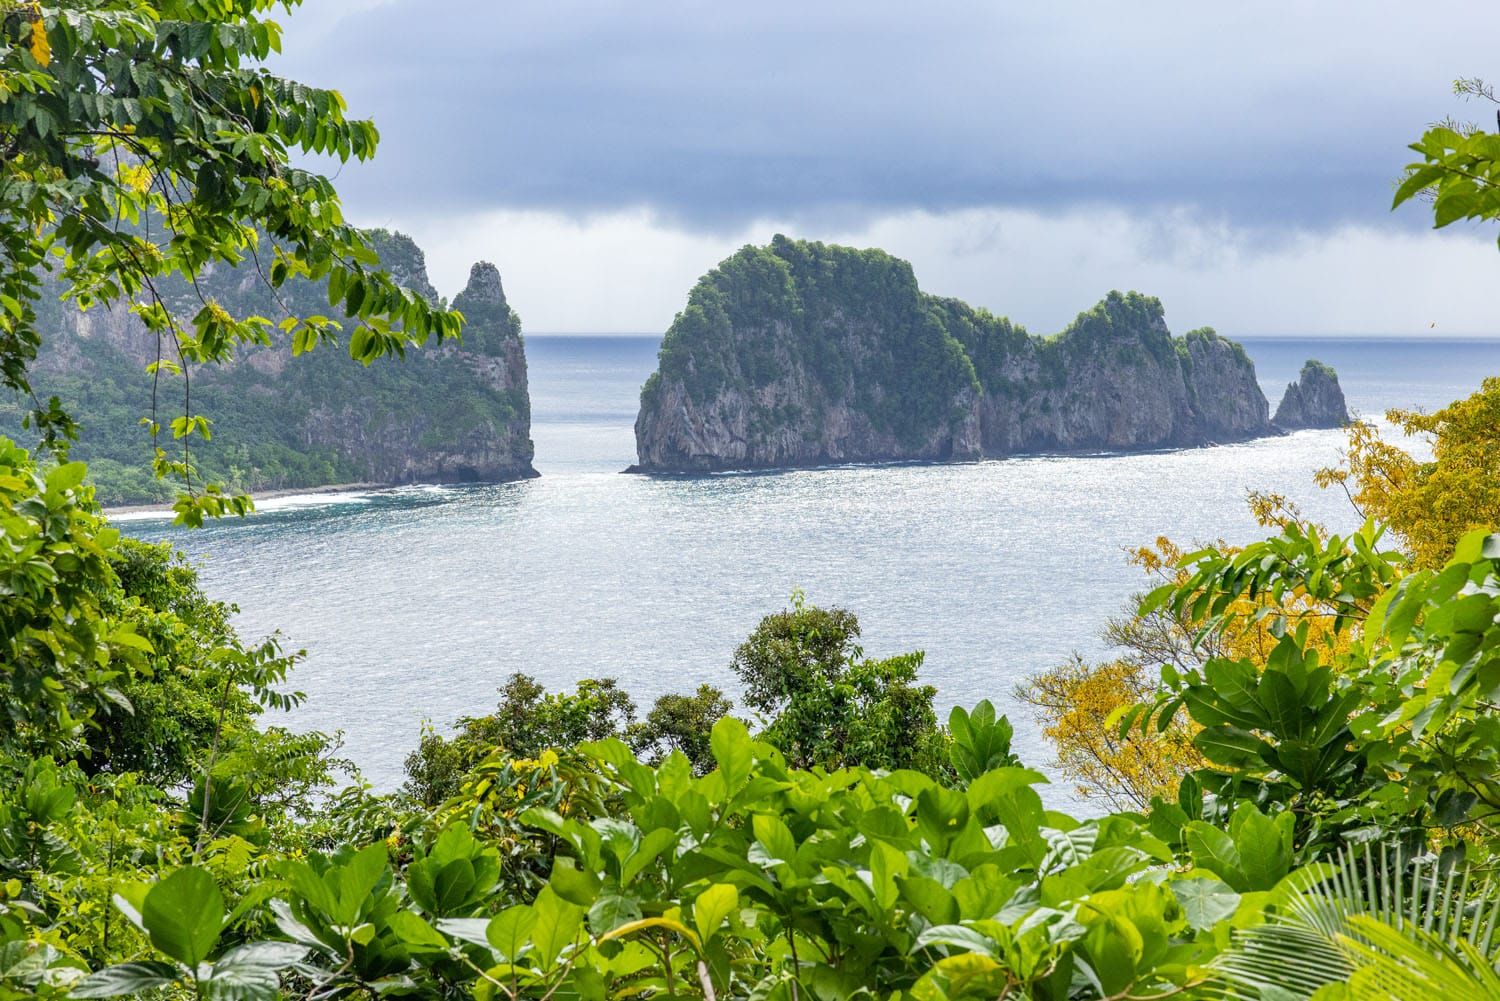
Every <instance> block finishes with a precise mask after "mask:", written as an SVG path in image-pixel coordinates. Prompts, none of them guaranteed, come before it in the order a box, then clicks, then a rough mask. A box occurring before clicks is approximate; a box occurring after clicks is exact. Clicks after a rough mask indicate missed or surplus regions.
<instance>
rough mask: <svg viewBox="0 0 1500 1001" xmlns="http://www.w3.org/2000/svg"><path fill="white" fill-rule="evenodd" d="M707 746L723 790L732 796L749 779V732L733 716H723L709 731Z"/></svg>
mask: <svg viewBox="0 0 1500 1001" xmlns="http://www.w3.org/2000/svg"><path fill="white" fill-rule="evenodd" d="M709 746H710V748H711V749H712V750H713V754H714V760H715V761H717V762H718V763H719V773H720V774H721V775H722V776H723V778H724V788H725V789H726V790H727V791H728V793H729V795H731V796H733V795H734V794H735V793H736V792H738V791H739V790H740V787H741V786H743V785H744V784H745V780H746V779H748V778H749V777H750V765H751V763H752V762H753V761H754V750H753V748H752V747H751V741H750V731H749V730H747V729H745V724H744V723H742V722H740V721H739V720H737V719H735V718H734V717H733V716H724V717H722V718H721V719H720V720H719V721H718V722H717V723H715V724H714V728H713V730H712V731H710V734H709Z"/></svg>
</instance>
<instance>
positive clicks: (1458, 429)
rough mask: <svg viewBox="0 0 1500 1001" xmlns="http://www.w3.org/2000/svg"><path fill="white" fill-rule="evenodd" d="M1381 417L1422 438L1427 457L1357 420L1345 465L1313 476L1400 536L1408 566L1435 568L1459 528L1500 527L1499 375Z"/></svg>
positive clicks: (1445, 556) (1461, 532) (1461, 530)
mask: <svg viewBox="0 0 1500 1001" xmlns="http://www.w3.org/2000/svg"><path fill="white" fill-rule="evenodd" d="M1386 417H1387V419H1388V420H1390V421H1391V422H1392V423H1393V424H1395V425H1396V426H1397V427H1398V428H1400V429H1401V431H1402V432H1403V433H1404V434H1406V435H1407V436H1408V437H1417V436H1422V437H1425V438H1426V439H1427V441H1428V442H1429V444H1430V445H1431V447H1432V459H1431V461H1426V462H1424V461H1420V460H1418V459H1417V458H1415V457H1414V456H1413V455H1412V454H1411V453H1410V452H1408V451H1406V450H1405V449H1403V448H1401V447H1400V446H1398V445H1395V444H1392V443H1391V442H1388V441H1386V440H1384V439H1383V438H1381V437H1380V434H1379V432H1378V431H1377V430H1376V429H1375V428H1374V427H1372V426H1370V425H1368V424H1359V423H1356V424H1352V425H1350V426H1349V431H1348V434H1349V447H1348V451H1347V452H1346V453H1345V457H1344V465H1342V466H1339V467H1335V468H1331V469H1323V470H1320V471H1319V472H1318V474H1317V480H1318V483H1319V484H1321V485H1323V486H1325V487H1326V486H1332V485H1338V486H1341V487H1343V489H1344V491H1345V492H1346V493H1347V494H1348V495H1349V498H1350V500H1352V501H1353V502H1354V504H1355V506H1356V507H1358V508H1359V510H1360V511H1361V513H1363V514H1364V515H1365V516H1366V517H1369V518H1374V519H1375V520H1376V521H1377V522H1380V523H1382V524H1384V525H1387V526H1388V527H1389V528H1390V529H1391V530H1392V531H1393V532H1395V533H1396V534H1397V535H1398V536H1399V537H1400V540H1401V541H1402V542H1403V543H1404V545H1405V547H1406V549H1407V551H1408V552H1409V554H1410V556H1411V559H1412V563H1413V564H1414V565H1416V566H1418V567H1429V568H1436V567H1440V566H1442V565H1443V563H1444V562H1445V561H1446V560H1447V559H1448V557H1449V556H1450V555H1451V554H1452V553H1453V547H1454V546H1456V545H1457V544H1458V540H1459V539H1460V538H1461V537H1462V536H1463V535H1464V533H1465V532H1469V531H1472V530H1473V529H1476V528H1485V529H1494V528H1496V527H1500V378H1490V379H1486V380H1484V384H1483V386H1482V387H1481V388H1480V390H1479V392H1477V393H1475V394H1474V395H1473V396H1470V397H1468V398H1466V399H1463V400H1458V401H1456V402H1454V403H1451V404H1449V405H1448V406H1446V407H1444V408H1443V409H1441V410H1438V411H1436V412H1435V413H1430V414H1424V413H1418V412H1416V411H1411V410H1392V411H1390V412H1389V413H1387V414H1386Z"/></svg>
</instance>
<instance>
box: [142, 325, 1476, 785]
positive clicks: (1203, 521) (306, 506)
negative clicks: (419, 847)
mask: <svg viewBox="0 0 1500 1001" xmlns="http://www.w3.org/2000/svg"><path fill="white" fill-rule="evenodd" d="M1241 340H1242V343H1244V345H1245V347H1246V349H1247V350H1248V351H1249V353H1250V355H1251V357H1252V358H1253V359H1254V360H1255V362H1256V365H1257V372H1258V374H1259V376H1260V378H1261V381H1262V384H1263V385H1264V387H1265V389H1266V395H1267V397H1268V398H1269V399H1270V400H1271V401H1272V406H1273V407H1274V405H1275V402H1276V401H1277V400H1278V399H1279V398H1280V396H1281V392H1282V390H1283V389H1284V387H1285V385H1286V383H1287V382H1288V381H1289V380H1291V379H1293V378H1294V377H1295V375H1296V372H1297V370H1298V369H1299V368H1300V367H1301V365H1302V362H1303V361H1304V360H1305V359H1306V358H1309V357H1316V358H1319V359H1320V360H1322V361H1324V362H1327V363H1329V364H1331V365H1333V366H1334V367H1335V368H1336V369H1337V370H1338V372H1339V377H1340V380H1341V383H1342V384H1343V387H1344V390H1345V393H1346V396H1347V397H1348V399H1349V402H1350V405H1351V408H1352V409H1354V410H1355V411H1357V412H1358V413H1360V414H1362V415H1365V416H1369V417H1378V415H1379V414H1381V413H1382V412H1383V411H1384V410H1385V409H1386V408H1388V407H1392V406H1402V407H1421V408H1425V409H1433V408H1436V407H1439V406H1442V405H1443V404H1445V403H1447V402H1449V401H1450V400H1453V399H1455V398H1457V397H1459V396H1462V395H1465V394H1467V393H1469V392H1472V391H1473V390H1474V389H1476V388H1477V387H1478V385H1479V382H1480V380H1481V378H1482V377H1483V376H1484V375H1485V374H1489V373H1500V341H1493V340H1473V339H1469V340H1457V339H1450V340H1444V339H1436V338H1433V339H1426V338H1423V339H1394V338H1358V339H1355V338H1323V339H1317V338H1303V339H1286V338H1252V337H1246V338H1242V339H1241ZM658 342H659V339H658V338H656V337H584V336H574V337H569V336H550V337H543V336H532V337H529V338H528V340H527V353H528V359H529V364H530V369H531V389H532V401H533V437H534V439H535V441H536V450H537V459H536V465H537V468H538V469H539V470H540V471H541V472H542V474H543V475H542V477H541V478H540V479H537V480H531V481H527V482H523V483H513V484H503V485H493V486H472V487H410V488H402V489H398V490H390V491H377V492H373V493H355V494H334V495H316V496H307V497H293V498H278V499H276V500H271V501H266V502H264V503H263V504H262V506H261V507H262V510H261V512H260V513H258V514H256V515H255V516H253V517H251V518H248V519H244V520H238V521H224V522H221V523H218V524H214V525H210V526H208V527H206V528H203V529H200V530H196V531H191V532H188V531H182V530H177V529H173V528H171V527H169V526H167V525H165V524H164V523H163V522H161V521H158V520H152V519H151V518H149V517H147V518H138V519H135V520H132V521H129V522H128V523H127V527H128V530H129V531H131V532H132V534H135V535H137V536H140V537H144V538H151V539H170V540H171V541H173V542H174V543H176V544H177V545H179V546H181V547H182V548H183V549H185V550H186V551H187V552H188V553H189V554H190V555H191V556H192V557H193V558H194V559H195V560H196V561H199V562H200V563H201V566H202V578H203V583H204V585H205V587H206V588H207V590H208V592H209V593H210V594H211V595H213V596H214V597H216V598H221V599H223V600H226V601H231V602H234V603H236V604H237V605H238V606H239V609H240V611H239V615H238V618H237V623H238V626H239V628H240V630H241V632H242V633H243V634H244V635H245V636H246V637H247V638H257V637H259V636H262V635H265V634H268V633H270V632H272V631H275V630H279V631H280V632H281V633H282V635H283V637H284V639H285V641H286V643H287V644H288V646H290V647H291V648H293V649H305V650H306V652H307V655H306V659H305V662H304V663H303V664H302V665H301V666H300V667H299V668H298V670H297V671H296V673H295V675H294V682H295V687H297V688H299V689H301V690H302V691H304V692H306V693H307V695H308V700H307V702H306V704H305V705H304V706H302V707H301V708H299V709H297V710H295V711H294V712H293V713H292V714H291V715H290V716H289V717H288V718H287V719H286V720H284V722H286V723H287V724H288V725H290V726H291V727H292V728H293V729H300V730H306V729H318V730H324V731H327V732H334V731H342V733H343V735H344V739H345V753H346V754H347V755H348V756H350V757H352V758H353V759H354V761H355V762H356V763H357V764H358V765H359V766H360V768H361V769H362V771H363V772H364V775H365V777H366V778H367V779H369V780H370V781H371V782H372V783H373V784H374V785H375V786H376V787H377V788H381V789H390V788H394V787H395V786H397V785H399V784H400V781H401V778H402V772H401V765H402V761H403V759H404V758H405V756H406V754H407V753H409V752H410V751H411V749H412V748H413V747H415V745H416V743H417V740H418V738H419V734H420V730H421V727H422V726H423V725H424V724H426V725H431V726H434V727H436V728H438V729H440V730H447V729H448V728H449V727H450V726H451V724H452V723H453V721H454V720H455V719H457V718H459V717H461V716H465V715H475V714H482V713H484V712H486V711H488V710H489V709H490V708H491V707H492V706H493V705H494V700H495V690H496V688H497V687H498V686H499V685H500V684H501V683H502V682H503V681H504V679H505V678H506V677H507V676H508V675H510V674H511V673H512V672H516V671H523V672H525V673H527V674H531V675H534V676H535V677H536V678H538V679H539V680H540V681H542V682H543V683H544V684H545V685H547V687H548V688H560V687H564V686H568V685H571V684H572V683H573V682H575V681H577V680H578V679H580V678H584V677H614V678H617V679H618V680H619V681H620V682H621V684H622V685H623V686H624V687H625V688H626V689H627V690H628V691H629V692H630V693H631V694H632V695H633V696H634V697H635V699H636V702H637V704H638V705H639V706H640V707H641V709H642V711H644V710H645V709H646V708H647V707H649V704H650V702H651V701H652V700H653V699H654V698H655V697H656V696H658V695H660V694H662V693H664V692H668V691H689V690H691V689H692V688H694V687H696V686H697V685H698V684H699V683H701V682H707V683H710V684H715V685H718V686H720V687H723V688H725V689H726V690H728V691H730V692H731V694H733V693H734V689H735V685H734V679H733V676H732V674H731V672H730V670H729V663H730V660H731V658H732V656H733V652H734V648H735V646H736V645H737V644H738V643H739V642H740V641H741V640H742V639H743V638H744V637H745V636H746V635H747V634H748V633H749V632H750V631H751V630H752V629H753V628H754V626H755V624H756V622H758V621H759V619H760V617H761V616H763V615H765V614H767V613H768V612H772V611H775V610H777V609H779V608H782V607H784V606H785V605H786V604H787V602H788V598H789V595H790V594H791V593H792V591H793V590H794V589H801V590H802V591H804V592H805V593H806V595H807V599H808V600H809V601H811V602H814V603H817V604H825V605H839V606H843V607H845V608H848V609H851V610H852V611H854V612H856V613H857V614H858V616H859V618H860V622H861V624H862V626H863V627H864V635H863V641H864V647H865V649H866V651H867V652H868V653H869V654H871V655H888V654H894V653H899V652H904V651H907V650H923V651H925V652H926V662H925V664H924V669H923V677H924V678H925V680H926V681H928V682H929V683H931V684H933V685H935V686H936V687H937V689H938V692H939V696H938V701H939V703H940V705H941V706H942V707H944V711H946V707H948V706H951V705H953V704H955V703H960V704H965V705H967V704H972V703H973V702H975V701H977V700H978V699H980V698H985V697H988V698H992V699H994V700H995V701H996V702H997V704H999V705H1001V706H1002V707H1004V708H1005V709H1007V710H1008V711H1009V712H1010V713H1011V716H1012V719H1013V720H1014V722H1015V723H1016V728H1017V745H1018V749H1019V751H1020V753H1021V755H1022V757H1023V758H1024V759H1026V760H1027V761H1028V763H1031V764H1034V765H1036V766H1040V767H1042V768H1043V770H1046V768H1047V766H1048V764H1049V763H1050V760H1051V751H1050V749H1049V747H1048V745H1047V743H1046V741H1045V740H1044V739H1043V738H1042V737H1041V735H1040V734H1039V733H1038V732H1037V730H1036V727H1035V726H1034V725H1033V724H1032V721H1031V720H1030V719H1029V717H1027V715H1026V714H1025V712H1024V710H1018V708H1017V707H1016V706H1015V705H1014V703H1013V700H1012V692H1013V690H1014V688H1015V686H1016V684H1017V683H1018V682H1019V681H1020V680H1022V679H1023V678H1025V677H1026V676H1027V675H1029V674H1032V673H1034V672H1036V671H1039V670H1043V669H1045V668H1047V667H1049V666H1052V665H1055V664H1057V663H1059V662H1061V661H1062V660H1064V659H1066V658H1067V657H1068V656H1070V655H1071V654H1072V653H1074V652H1078V653H1080V654H1082V655H1084V656H1089V657H1097V656H1102V655H1105V654H1107V652H1108V651H1107V650H1106V649H1105V647H1104V644H1103V642H1102V640H1101V638H1100V631H1101V629H1102V628H1103V626H1104V625H1105V622H1106V621H1107V619H1108V618H1109V617H1111V616H1113V615H1117V614H1119V613H1120V611H1121V610H1122V608H1123V607H1124V605H1125V603H1126V601H1127V599H1128V598H1129V596H1130V594H1131V593H1132V592H1134V591H1137V590H1140V589H1142V588H1143V587H1144V586H1145V584H1146V583H1147V582H1146V580H1145V578H1143V577H1142V576H1141V574H1140V572H1139V571H1138V570H1137V569H1135V568H1133V567H1132V566H1130V565H1129V564H1128V563H1127V561H1126V559H1125V550H1127V549H1129V548H1132V547H1135V546H1138V545H1142V544H1147V543H1150V542H1151V541H1152V540H1153V539H1155V538H1156V537H1157V536H1159V535H1167V536H1170V537H1172V538H1173V539H1176V540H1178V541H1181V542H1192V541H1206V540H1213V539H1218V538H1223V539H1226V540H1228V541H1231V542H1243V541H1247V540H1249V539H1252V538H1255V537H1257V535H1258V534H1260V530H1259V529H1258V528H1257V526H1256V525H1255V523H1254V521H1253V519H1252V518H1251V517H1250V514H1249V512H1248V510H1247V508H1246V504H1245V498H1246V494H1247V493H1248V492H1249V491H1250V490H1271V491H1276V492H1280V493H1283V494H1286V495H1287V496H1288V497H1290V498H1292V499H1293V500H1294V501H1296V502H1297V503H1299V504H1300V505H1301V506H1302V507H1303V508H1304V510H1305V511H1306V512H1307V513H1308V514H1310V515H1312V516H1314V517H1315V518H1317V519H1319V520H1321V521H1323V522H1324V523H1325V524H1327V525H1329V526H1330V527H1332V528H1335V529H1337V530H1340V531H1347V530H1349V529H1352V528H1354V527H1356V526H1357V525H1358V523H1359V521H1360V518H1359V516H1358V514H1357V513H1356V512H1355V511H1354V510H1353V508H1352V507H1351V506H1350V504H1349V503H1348V501H1347V500H1346V499H1345V498H1344V496H1343V495H1342V493H1339V492H1337V491H1324V490H1320V489H1318V488H1317V487H1316V486H1315V485H1314V483H1313V481H1312V476H1313V472H1314V471H1315V470H1317V469H1318V468H1320V467H1323V466H1327V465H1330V464H1333V463H1335V462H1337V460H1338V457H1339V449H1340V446H1341V444H1342V442H1343V436H1342V434H1341V433H1340V432H1337V431H1304V432H1298V433H1296V434H1292V435H1287V436H1284V437H1278V438H1269V439H1262V440H1260V441H1254V442H1248V443H1243V444H1236V445H1226V446H1216V447H1210V448H1199V449H1188V450H1183V451H1176V452H1160V453H1146V454H1133V455H1102V456H1032V457H1022V458H1010V459H1004V460H993V461H984V462H974V463H963V464H948V465H894V466H871V467H838V468H828V469H817V470H798V471H789V472H777V473H753V474H731V475H719V476H711V477H698V478H654V477H643V476H634V475H624V474H622V473H621V472H620V470H622V469H623V468H624V467H625V466H626V465H628V464H629V463H630V462H632V461H633V458H634V438H633V433H632V427H631V425H632V421H633V420H634V418H635V411H636V401H637V394H638V392H639V388H640V385H641V383H642V381H644V379H645V377H646V376H647V375H648V374H649V373H650V371H651V370H652V369H653V368H654V367H655V354H656V347H657V344H658ZM1047 798H1048V800H1049V802H1050V803H1051V804H1052V805H1055V806H1059V807H1068V806H1076V804H1075V802H1074V798H1073V796H1072V795H1071V793H1070V791H1069V790H1068V789H1067V787H1066V784H1065V783H1064V784H1059V785H1055V786H1053V787H1052V788H1051V789H1050V790H1049V791H1048V793H1047Z"/></svg>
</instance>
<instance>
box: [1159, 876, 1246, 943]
mask: <svg viewBox="0 0 1500 1001" xmlns="http://www.w3.org/2000/svg"><path fill="white" fill-rule="evenodd" d="M1167 885H1168V887H1169V888H1170V889H1171V891H1172V895H1173V896H1175V897H1176V898H1177V903H1178V905H1180V906H1181V907H1182V915H1183V917H1185V918H1186V919H1187V923H1188V925H1189V926H1191V927H1192V928H1194V929H1196V930H1198V931H1207V930H1208V929H1210V928H1212V927H1213V926H1214V925H1216V924H1218V923H1219V922H1220V921H1225V920H1227V919H1228V918H1229V917H1231V916H1232V915H1233V914H1234V912H1235V911H1236V910H1237V909H1238V908H1239V906H1240V895H1239V894H1238V893H1235V892H1234V891H1233V890H1232V889H1230V888H1229V885H1228V884H1226V883H1224V882H1221V881H1220V880H1217V879H1208V878H1206V877H1202V876H1195V877H1192V878H1189V879H1178V880H1173V881H1172V882H1171V883H1169V884H1167Z"/></svg>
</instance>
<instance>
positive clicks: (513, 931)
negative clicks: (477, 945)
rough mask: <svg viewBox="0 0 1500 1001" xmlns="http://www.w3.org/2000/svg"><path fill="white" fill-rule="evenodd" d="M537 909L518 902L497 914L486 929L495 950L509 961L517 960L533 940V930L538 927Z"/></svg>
mask: <svg viewBox="0 0 1500 1001" xmlns="http://www.w3.org/2000/svg"><path fill="white" fill-rule="evenodd" d="M536 922H537V915H536V911H535V910H534V909H533V908H531V907H528V906H526V905H525V904H518V905H516V906H515V907H509V908H506V909H505V910H503V911H501V912H500V913H499V914H497V915H495V917H494V918H493V919H491V921H490V923H489V927H488V928H486V929H485V938H487V939H488V940H489V943H490V945H492V946H494V948H495V951H496V952H498V953H499V954H500V955H501V956H503V957H504V958H505V961H506V962H508V963H514V962H517V961H518V960H519V959H520V958H521V953H522V952H523V951H524V950H525V948H526V946H527V944H528V943H529V942H530V941H531V930H532V929H533V928H535V927H536Z"/></svg>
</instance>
